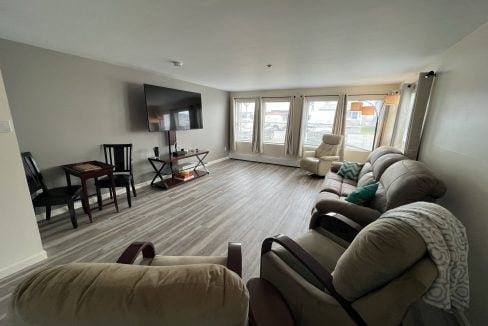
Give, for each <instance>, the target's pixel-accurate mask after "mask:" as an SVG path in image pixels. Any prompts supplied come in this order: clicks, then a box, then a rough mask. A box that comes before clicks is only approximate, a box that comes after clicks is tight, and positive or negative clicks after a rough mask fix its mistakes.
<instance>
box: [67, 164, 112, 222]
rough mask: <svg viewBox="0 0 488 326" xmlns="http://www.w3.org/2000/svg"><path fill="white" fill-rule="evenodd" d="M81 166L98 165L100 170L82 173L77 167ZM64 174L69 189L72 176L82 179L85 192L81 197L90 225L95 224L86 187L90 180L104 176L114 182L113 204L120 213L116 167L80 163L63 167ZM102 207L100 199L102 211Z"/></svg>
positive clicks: (100, 203)
mask: <svg viewBox="0 0 488 326" xmlns="http://www.w3.org/2000/svg"><path fill="white" fill-rule="evenodd" d="M81 164H91V165H96V166H98V167H99V169H96V170H90V171H80V170H77V169H76V168H75V167H76V166H77V165H81ZM62 168H63V170H64V173H65V174H66V182H67V183H68V187H71V177H70V176H75V177H78V178H80V180H81V188H82V190H83V191H82V192H83V196H81V203H82V205H83V210H84V211H85V213H86V214H87V215H88V218H89V219H90V223H91V222H93V220H92V215H91V209H90V202H89V201H88V198H89V195H88V188H87V186H86V181H87V180H88V179H95V181H96V179H97V178H99V177H103V176H108V178H109V179H110V180H112V192H113V197H114V201H113V203H114V204H115V209H116V210H117V213H118V212H119V206H118V205H117V195H116V193H115V182H114V177H113V171H114V166H113V165H110V164H106V163H103V162H99V161H89V162H80V163H73V164H67V165H63V166H62ZM101 207H102V202H101V200H100V198H98V208H99V209H100V208H101Z"/></svg>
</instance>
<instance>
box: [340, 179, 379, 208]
mask: <svg viewBox="0 0 488 326" xmlns="http://www.w3.org/2000/svg"><path fill="white" fill-rule="evenodd" d="M378 186H379V183H378V182H376V183H373V184H370V185H367V186H363V187H359V188H356V189H354V190H353V191H352V192H351V193H350V194H349V195H348V196H347V197H346V201H348V202H350V203H353V204H357V205H363V204H365V203H367V202H369V201H370V200H371V199H373V198H374V196H375V194H376V190H378Z"/></svg>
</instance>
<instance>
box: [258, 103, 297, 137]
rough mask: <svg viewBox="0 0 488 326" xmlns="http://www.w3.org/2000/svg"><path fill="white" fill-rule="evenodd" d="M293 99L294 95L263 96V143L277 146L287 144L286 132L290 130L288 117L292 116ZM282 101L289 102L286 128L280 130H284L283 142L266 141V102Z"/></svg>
mask: <svg viewBox="0 0 488 326" xmlns="http://www.w3.org/2000/svg"><path fill="white" fill-rule="evenodd" d="M292 101H293V96H283V97H281V96H280V97H262V98H261V115H262V121H261V132H262V140H263V145H277V146H284V145H285V141H286V133H287V130H288V119H289V118H290V111H291V108H292ZM280 102H288V114H287V115H286V122H285V128H284V130H280V131H284V137H283V142H282V143H277V142H270V141H266V140H265V133H266V103H280ZM271 123H273V122H271ZM277 123H278V122H277ZM273 133H274V131H273Z"/></svg>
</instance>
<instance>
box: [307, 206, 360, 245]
mask: <svg viewBox="0 0 488 326" xmlns="http://www.w3.org/2000/svg"><path fill="white" fill-rule="evenodd" d="M312 214H313V216H312V218H311V220H310V228H311V229H316V228H319V227H320V228H323V229H325V230H327V231H329V232H331V233H333V234H335V235H337V236H338V237H340V238H342V239H344V240H346V241H348V242H352V240H354V238H355V237H356V235H357V234H358V233H359V232H360V231H361V230H362V229H363V227H362V226H361V225H359V224H358V223H356V222H354V221H353V220H351V219H349V218H347V217H345V216H343V215H340V214H335V213H329V214H320V213H319V212H317V211H315V212H313V213H312Z"/></svg>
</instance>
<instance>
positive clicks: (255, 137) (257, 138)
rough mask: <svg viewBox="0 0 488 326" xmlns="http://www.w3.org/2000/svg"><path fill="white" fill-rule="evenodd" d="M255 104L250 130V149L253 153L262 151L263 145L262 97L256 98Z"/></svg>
mask: <svg viewBox="0 0 488 326" xmlns="http://www.w3.org/2000/svg"><path fill="white" fill-rule="evenodd" d="M255 101H256V105H255V107H254V123H253V132H252V151H253V152H254V153H262V152H263V149H264V146H263V110H262V102H263V100H262V98H261V97H258V98H256V100H255Z"/></svg>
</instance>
